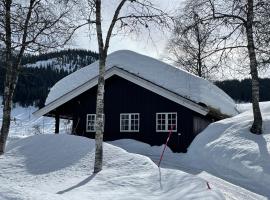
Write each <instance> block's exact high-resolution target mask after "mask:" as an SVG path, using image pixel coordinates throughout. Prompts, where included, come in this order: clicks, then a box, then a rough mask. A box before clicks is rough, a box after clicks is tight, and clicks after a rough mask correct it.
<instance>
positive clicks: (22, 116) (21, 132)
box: [0, 96, 71, 142]
mask: <svg viewBox="0 0 270 200" xmlns="http://www.w3.org/2000/svg"><path fill="white" fill-rule="evenodd" d="M0 105H1V106H0V125H1V124H2V115H3V106H2V97H1V96H0ZM35 110H37V108H36V107H33V106H29V107H21V106H19V105H18V104H15V105H14V107H13V108H12V111H11V125H10V131H9V142H11V141H15V140H17V139H18V138H24V137H28V136H31V135H33V134H49V133H52V130H54V127H55V121H54V119H53V118H51V117H35V116H33V115H32V113H33V112H34V111H35ZM70 132H71V121H68V120H63V119H61V123H60V133H70Z"/></svg>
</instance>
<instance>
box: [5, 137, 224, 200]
mask: <svg viewBox="0 0 270 200" xmlns="http://www.w3.org/2000/svg"><path fill="white" fill-rule="evenodd" d="M93 161H94V141H93V140H90V139H86V138H82V137H78V136H69V135H39V136H32V137H28V138H25V139H22V140H20V141H18V142H16V143H13V144H12V145H10V146H9V147H8V151H7V153H6V154H5V155H4V156H3V157H1V159H0V166H1V171H0V182H1V184H0V199H1V200H2V199H3V200H10V199H16V200H26V199H49V200H50V199H61V200H62V199H63V200H71V199H72V200H76V199H80V200H84V199H87V200H88V199H99V200H100V199H101V200H102V199H121V200H124V199H125V200H126V199H134V200H135V199H136V200H138V199H142V200H144V199H145V200H146V199H147V200H149V199H150V200H151V199H154V200H157V199H172V200H173V199H177V200H178V199H206V200H211V199H224V198H223V197H222V195H221V194H220V193H219V192H218V191H216V190H208V189H207V186H206V182H205V181H204V180H203V179H201V178H198V177H196V176H193V175H190V174H187V173H184V172H181V171H179V170H172V169H161V170H160V171H159V169H158V168H157V166H156V165H155V164H154V163H153V162H152V161H151V160H150V159H149V158H147V157H145V156H142V155H138V154H131V153H128V152H126V151H125V150H123V149H121V148H118V147H115V146H112V145H110V144H107V143H105V144H104V168H103V170H102V171H101V172H100V173H98V174H97V175H93V174H92V171H93Z"/></svg>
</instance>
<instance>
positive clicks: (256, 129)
mask: <svg viewBox="0 0 270 200" xmlns="http://www.w3.org/2000/svg"><path fill="white" fill-rule="evenodd" d="M253 3H254V2H253V0H248V8H247V9H248V10H247V11H248V12H247V24H246V35H247V41H248V54H249V59H250V74H251V83H252V108H253V117H254V121H253V124H252V127H251V129H250V131H251V132H252V133H255V134H261V133H262V115H261V110H260V106H259V97H260V96H259V77H258V63H257V58H256V52H255V45H254V38H253V22H254V13H253V10H254V8H253V6H254V5H253Z"/></svg>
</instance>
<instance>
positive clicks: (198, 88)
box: [45, 50, 237, 115]
mask: <svg viewBox="0 0 270 200" xmlns="http://www.w3.org/2000/svg"><path fill="white" fill-rule="evenodd" d="M114 66H116V67H119V68H122V69H124V70H126V71H128V72H130V73H132V74H135V75H137V76H139V77H141V78H144V79H146V80H149V81H151V82H153V83H155V84H157V85H159V86H161V87H164V88H167V89H168V90H170V91H172V92H174V93H177V94H179V95H181V96H183V97H186V98H188V99H190V100H192V101H194V102H197V103H204V104H205V105H207V106H210V107H212V108H215V109H217V110H220V111H221V112H222V113H223V114H227V115H235V114H237V111H236V109H235V103H234V101H233V100H232V99H231V98H230V97H229V96H228V95H227V94H226V93H225V92H223V91H222V90H221V89H219V88H218V87H216V86H215V85H213V84H212V83H210V82H209V81H207V80H204V79H202V78H200V77H197V76H195V75H192V74H190V73H188V72H186V71H184V70H181V69H179V68H176V67H173V66H171V65H168V64H166V63H163V62H161V61H158V60H156V59H154V58H151V57H148V56H144V55H141V54H138V53H135V52H132V51H128V50H121V51H116V52H114V53H111V54H110V55H108V58H107V63H106V69H107V70H108V69H109V68H111V67H114ZM97 75H98V61H96V62H95V63H93V64H91V65H89V66H87V67H84V68H82V69H80V70H78V71H76V72H74V73H72V74H70V75H69V76H67V77H65V78H63V79H62V80H60V81H59V82H57V83H56V84H55V85H54V86H53V87H52V88H51V90H50V93H49V95H48V97H47V100H46V103H45V105H47V104H49V103H51V102H53V101H54V100H56V99H58V98H59V97H61V96H62V95H64V94H66V93H68V92H70V91H72V90H73V89H75V88H77V87H78V86H80V85H82V84H84V83H85V82H87V81H89V80H91V79H92V78H94V77H96V76H97Z"/></svg>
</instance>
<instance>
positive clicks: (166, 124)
mask: <svg viewBox="0 0 270 200" xmlns="http://www.w3.org/2000/svg"><path fill="white" fill-rule="evenodd" d="M169 114H175V115H176V118H175V122H176V124H175V129H174V130H172V132H177V118H178V117H177V112H159V113H156V132H170V131H171V130H170V128H169V129H168V121H169V120H168V115H169ZM158 115H165V129H164V130H159V129H158V125H160V124H159V123H158Z"/></svg>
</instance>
